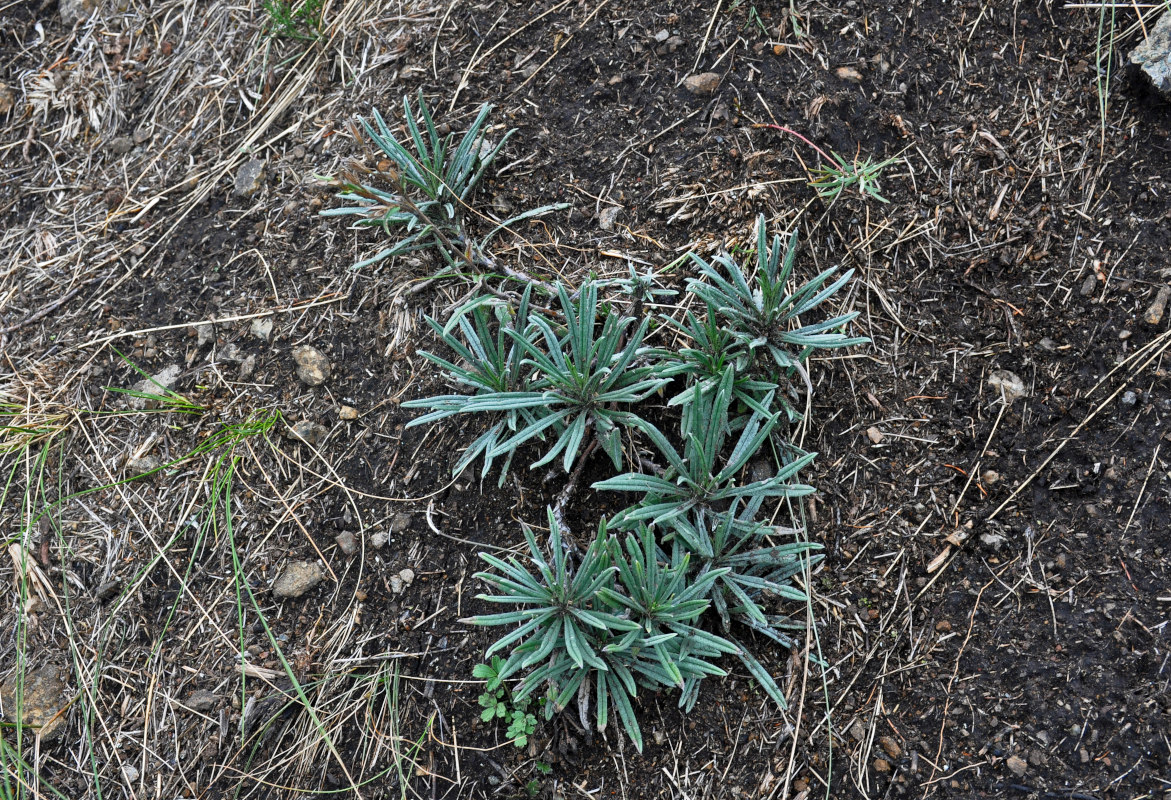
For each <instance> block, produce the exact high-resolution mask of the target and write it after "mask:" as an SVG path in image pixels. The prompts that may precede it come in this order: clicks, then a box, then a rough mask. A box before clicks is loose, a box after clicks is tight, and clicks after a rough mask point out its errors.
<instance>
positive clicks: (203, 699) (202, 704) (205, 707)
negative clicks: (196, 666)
mask: <svg viewBox="0 0 1171 800" xmlns="http://www.w3.org/2000/svg"><path fill="white" fill-rule="evenodd" d="M218 702H219V697H217V696H216V694H215V693H214V692H209V691H207V690H206V689H196V690H195V691H194V692H192V693H191V694H189V695H188V696H187V702H186V703H184V705H185V706H187V707H188V708H190V709H191V710H192V711H199V712H203V711H210V710H211V709H212V707H213V706H215V704H216V703H218Z"/></svg>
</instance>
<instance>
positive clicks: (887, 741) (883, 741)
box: [878, 736, 903, 761]
mask: <svg viewBox="0 0 1171 800" xmlns="http://www.w3.org/2000/svg"><path fill="white" fill-rule="evenodd" d="M878 743H879V744H880V745H882V749H883V750H885V751H886V754H887V755H888V756H890V757H891V759H893V760H894V761H898V760H899V759H900V758H902V757H903V748H902V745H900V744H899V743H898V741H896V740H895V738H894V737H893V736H883V737H881V738H879V740H878Z"/></svg>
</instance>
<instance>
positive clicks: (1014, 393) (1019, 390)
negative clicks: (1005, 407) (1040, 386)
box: [988, 369, 1029, 405]
mask: <svg viewBox="0 0 1171 800" xmlns="http://www.w3.org/2000/svg"><path fill="white" fill-rule="evenodd" d="M988 385H989V386H991V387H992V389H993V390H994V391H995V392H996V393H997V394H1001V393H1003V395H1004V401H1005V402H1006V403H1008V404H1009V405H1012V403H1013V402H1014V401H1016V400H1019V399H1020V398H1022V397H1028V396H1029V390H1028V387H1026V386H1025V382H1024V381H1022V380H1021V378H1020V376H1019V375H1017V374H1016V373H1015V372H1009V371H1008V370H1006V369H998V370H996V371H995V372H993V373H992V374H991V375H990V376H988Z"/></svg>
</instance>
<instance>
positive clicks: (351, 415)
mask: <svg viewBox="0 0 1171 800" xmlns="http://www.w3.org/2000/svg"><path fill="white" fill-rule="evenodd" d="M337 415H338V417H339V418H340V419H344V420H345V421H346V422H349V421H351V420H355V419H357V418H358V409H356V408H353V407H351V406H342V407H341V408H339V409H338V410H337Z"/></svg>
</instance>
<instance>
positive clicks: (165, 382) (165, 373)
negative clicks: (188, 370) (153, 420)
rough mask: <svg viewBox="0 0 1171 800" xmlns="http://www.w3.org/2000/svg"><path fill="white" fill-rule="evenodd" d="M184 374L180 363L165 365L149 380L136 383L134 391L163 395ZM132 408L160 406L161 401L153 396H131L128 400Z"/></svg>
mask: <svg viewBox="0 0 1171 800" xmlns="http://www.w3.org/2000/svg"><path fill="white" fill-rule="evenodd" d="M182 374H183V369H182V367H180V366H179V365H178V364H171V365H170V366H169V367H164V368H163V369H162V371H160V372H159V373H157V374H156V375H153V376H152V377H151V378H150V379H149V380H148V379H146V378H143V379H142V380H140V381H139V382H138V383H136V384H134V391H136V392H140V393H142V394H150V395H156V396H163V395H165V394H166V390H169V389H170V388H171V387H172V386H174V385H175V383H176V382H177V381H178V380H179V376H180V375H182ZM127 402H128V403H129V405H130V407H131V408H133V409H136V410H138V411H141V410H143V409H145V408H158V407H159V401H158V400H155V399H154V398H152V397H131V398H130V399H129V400H128V401H127Z"/></svg>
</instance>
